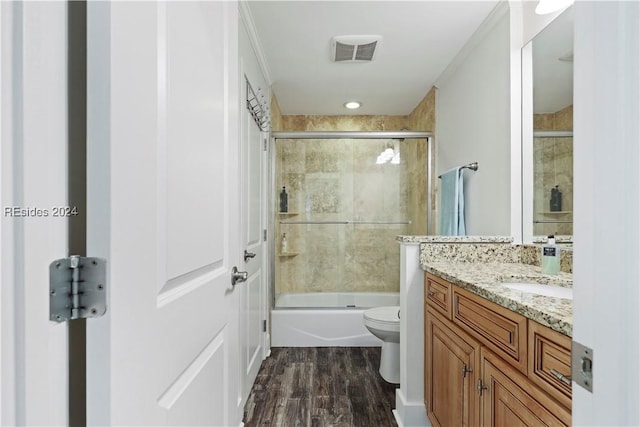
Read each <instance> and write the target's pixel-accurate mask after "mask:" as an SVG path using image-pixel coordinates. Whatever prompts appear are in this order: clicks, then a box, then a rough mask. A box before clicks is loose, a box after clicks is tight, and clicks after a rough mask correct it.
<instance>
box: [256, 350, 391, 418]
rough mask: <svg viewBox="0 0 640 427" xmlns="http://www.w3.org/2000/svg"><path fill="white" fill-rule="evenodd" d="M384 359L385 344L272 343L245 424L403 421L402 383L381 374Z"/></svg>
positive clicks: (259, 375)
mask: <svg viewBox="0 0 640 427" xmlns="http://www.w3.org/2000/svg"><path fill="white" fill-rule="evenodd" d="M379 364H380V348H379V347H313V348H307V347H287V348H284V347H282V348H272V349H271V356H270V357H268V358H267V359H266V360H264V361H263V362H262V366H261V367H260V371H259V372H258V377H257V379H256V382H255V384H254V385H253V388H252V390H251V394H250V395H249V398H248V400H247V404H246V405H245V414H244V423H245V426H247V427H254V426H262V427H264V426H273V427H297V426H312V427H329V426H335V427H347V426H353V427H356V426H362V427H392V426H397V424H396V422H395V419H394V417H393V414H392V413H391V410H392V409H393V408H394V407H395V390H396V388H397V385H394V384H389V383H387V382H385V381H384V380H383V379H382V378H381V377H380V374H379V373H378V368H379Z"/></svg>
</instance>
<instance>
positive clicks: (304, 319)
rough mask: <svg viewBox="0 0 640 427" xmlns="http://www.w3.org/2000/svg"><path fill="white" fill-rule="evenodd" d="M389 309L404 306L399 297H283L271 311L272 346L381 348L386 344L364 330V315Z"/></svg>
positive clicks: (389, 294)
mask: <svg viewBox="0 0 640 427" xmlns="http://www.w3.org/2000/svg"><path fill="white" fill-rule="evenodd" d="M385 305H400V295H399V293H398V292H372V293H346V292H345V293H336V292H317V293H301V294H281V295H279V296H278V298H277V300H276V308H274V309H273V310H272V311H271V346H272V347H376V346H377V347H379V346H381V345H382V341H380V340H379V339H378V338H376V337H374V336H373V335H372V334H371V333H370V332H369V331H368V330H367V328H366V327H365V326H364V324H363V323H362V313H363V312H364V310H366V309H367V308H371V307H380V306H385ZM319 307H331V308H319Z"/></svg>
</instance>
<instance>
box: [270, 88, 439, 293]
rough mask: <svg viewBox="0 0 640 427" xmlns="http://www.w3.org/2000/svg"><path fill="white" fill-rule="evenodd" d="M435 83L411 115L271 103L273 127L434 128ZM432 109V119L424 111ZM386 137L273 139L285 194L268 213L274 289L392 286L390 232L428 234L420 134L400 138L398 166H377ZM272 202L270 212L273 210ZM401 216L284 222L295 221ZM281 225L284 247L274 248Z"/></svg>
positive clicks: (394, 264)
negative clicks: (284, 110) (293, 108)
mask: <svg viewBox="0 0 640 427" xmlns="http://www.w3.org/2000/svg"><path fill="white" fill-rule="evenodd" d="M434 93H435V90H432V91H431V92H430V94H428V95H427V96H426V97H425V100H423V101H422V102H421V103H420V104H419V105H418V106H417V107H416V109H415V110H414V112H413V113H412V114H411V115H410V116H286V115H281V114H280V109H279V106H278V104H277V100H275V98H273V100H272V105H271V112H272V127H273V130H274V131H278V130H283V131H376V130H386V131H394V130H432V129H430V128H428V127H426V126H428V125H429V124H430V123H432V124H435V118H434V117H433V115H434V113H433V112H434V111H435V105H431V104H432V103H433V102H435V96H434ZM424 115H431V117H433V118H432V119H428V118H427V119H425V118H423V116H424ZM392 144H393V141H387V140H384V141H383V140H297V141H294V140H278V142H277V144H276V147H275V149H276V157H277V161H276V165H275V168H276V170H275V176H276V186H277V189H278V190H277V191H278V192H279V191H281V190H282V186H285V187H286V188H287V192H288V193H289V213H287V214H286V215H285V214H276V233H277V234H276V237H277V239H276V240H277V242H276V260H275V279H276V294H279V293H289V292H397V291H398V290H399V277H400V271H399V268H400V267H399V265H400V262H399V261H400V251H399V245H398V244H397V242H396V241H395V236H396V235H398V234H409V233H411V234H427V220H426V218H427V214H426V212H427V209H428V203H427V200H426V194H427V190H426V182H427V179H426V176H427V172H428V166H427V156H426V141H424V140H422V141H421V140H408V139H407V140H405V141H403V142H399V148H400V157H401V163H400V164H399V165H392V164H384V165H376V158H377V156H378V155H379V154H380V152H381V151H383V150H384V149H385V148H386V147H387V146H388V145H391V146H392ZM277 201H278V198H277V195H276V205H275V206H274V207H273V209H274V210H277V209H278V206H277ZM342 220H344V221H371V222H401V221H407V220H408V221H410V222H411V224H410V225H404V224H349V225H344V224H291V223H289V224H287V222H295V221H313V222H323V221H342ZM283 233H286V236H287V243H288V249H287V253H285V254H282V253H281V251H280V240H281V237H282V235H283Z"/></svg>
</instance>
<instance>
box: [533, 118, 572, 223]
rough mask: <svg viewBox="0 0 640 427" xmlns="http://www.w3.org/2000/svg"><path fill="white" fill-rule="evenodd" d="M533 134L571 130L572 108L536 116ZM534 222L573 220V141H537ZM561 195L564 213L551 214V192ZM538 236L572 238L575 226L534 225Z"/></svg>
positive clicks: (552, 139)
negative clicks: (554, 188) (536, 131)
mask: <svg viewBox="0 0 640 427" xmlns="http://www.w3.org/2000/svg"><path fill="white" fill-rule="evenodd" d="M533 121H534V130H564V131H566V130H572V129H573V106H572V105H570V106H568V107H566V108H563V109H562V110H559V111H557V112H555V113H549V114H534V120H533ZM533 159H534V160H533V161H534V164H533V171H534V198H533V205H534V212H533V218H534V220H542V221H572V220H573V138H572V137H563V138H534V141H533ZM555 185H558V186H559V187H558V188H559V189H560V191H561V192H562V211H561V212H550V211H549V200H550V198H551V188H553V187H554V186H555ZM533 233H534V234H535V235H549V234H554V235H571V234H573V225H572V224H570V223H569V224H567V223H562V222H558V223H554V222H548V223H542V224H534V227H533Z"/></svg>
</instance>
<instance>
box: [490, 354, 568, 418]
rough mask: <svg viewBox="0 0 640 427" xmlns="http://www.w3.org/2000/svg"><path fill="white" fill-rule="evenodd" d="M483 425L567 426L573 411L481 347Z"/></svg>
mask: <svg viewBox="0 0 640 427" xmlns="http://www.w3.org/2000/svg"><path fill="white" fill-rule="evenodd" d="M482 386H483V387H486V389H483V390H482V397H481V400H482V402H481V403H482V424H483V426H509V427H516V426H536V427H537V426H565V425H566V426H568V425H570V424H571V414H570V413H569V412H568V410H567V409H566V408H564V407H563V406H561V405H559V404H558V403H557V402H556V401H555V400H552V399H550V398H549V397H548V396H547V395H546V394H544V393H543V392H542V391H541V390H540V389H538V388H537V387H536V386H535V385H534V384H533V383H532V382H531V381H530V380H528V379H527V377H525V376H524V375H522V374H521V373H520V372H518V371H517V370H516V369H514V368H513V367H512V366H511V365H510V364H508V363H506V362H505V361H503V360H502V359H500V358H499V357H498V356H496V355H494V354H493V353H491V352H490V351H488V350H487V349H486V348H483V349H482Z"/></svg>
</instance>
